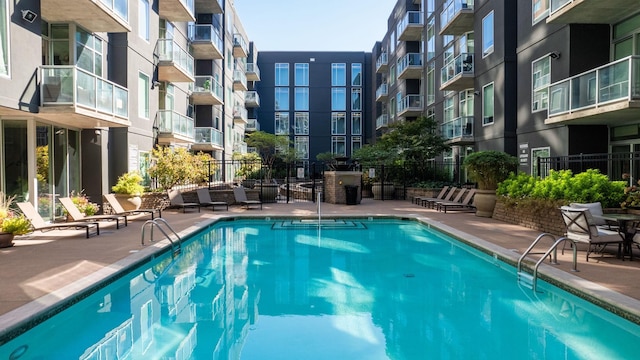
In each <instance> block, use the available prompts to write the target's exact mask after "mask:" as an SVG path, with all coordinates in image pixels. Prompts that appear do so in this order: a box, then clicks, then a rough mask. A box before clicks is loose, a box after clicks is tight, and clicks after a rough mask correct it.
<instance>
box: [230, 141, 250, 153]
mask: <svg viewBox="0 0 640 360" xmlns="http://www.w3.org/2000/svg"><path fill="white" fill-rule="evenodd" d="M248 148H249V147H248V146H247V143H246V142H244V141H238V142H236V143H235V144H233V152H237V153H240V154H246V153H247V149H248Z"/></svg>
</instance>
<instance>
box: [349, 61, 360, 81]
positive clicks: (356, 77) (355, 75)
mask: <svg viewBox="0 0 640 360" xmlns="http://www.w3.org/2000/svg"><path fill="white" fill-rule="evenodd" d="M351 86H362V64H360V63H355V64H351Z"/></svg>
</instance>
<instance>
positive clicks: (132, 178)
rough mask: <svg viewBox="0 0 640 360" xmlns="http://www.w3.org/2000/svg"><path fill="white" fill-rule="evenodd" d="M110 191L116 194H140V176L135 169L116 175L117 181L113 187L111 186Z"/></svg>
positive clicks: (142, 187) (141, 189)
mask: <svg viewBox="0 0 640 360" xmlns="http://www.w3.org/2000/svg"><path fill="white" fill-rule="evenodd" d="M111 191H113V192H114V193H116V194H127V195H136V196H140V195H142V193H143V192H144V186H142V176H141V175H140V173H138V172H137V171H129V172H127V173H124V174H122V175H120V177H118V181H117V182H116V184H115V185H114V186H113V187H111Z"/></svg>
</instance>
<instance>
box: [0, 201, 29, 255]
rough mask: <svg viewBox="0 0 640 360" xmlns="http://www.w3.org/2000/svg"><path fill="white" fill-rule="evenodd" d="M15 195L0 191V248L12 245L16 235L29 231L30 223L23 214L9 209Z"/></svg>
mask: <svg viewBox="0 0 640 360" xmlns="http://www.w3.org/2000/svg"><path fill="white" fill-rule="evenodd" d="M14 199H15V196H6V195H5V193H4V192H0V248H4V247H11V246H13V238H14V237H15V236H16V235H24V234H26V233H29V232H31V223H30V222H29V220H27V219H26V218H25V217H24V215H22V214H18V213H16V212H15V211H14V210H13V209H11V204H13V200H14Z"/></svg>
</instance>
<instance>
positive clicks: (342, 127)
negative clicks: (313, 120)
mask: <svg viewBox="0 0 640 360" xmlns="http://www.w3.org/2000/svg"><path fill="white" fill-rule="evenodd" d="M346 133H347V116H346V114H345V113H343V112H334V113H331V135H345V134H346Z"/></svg>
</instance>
